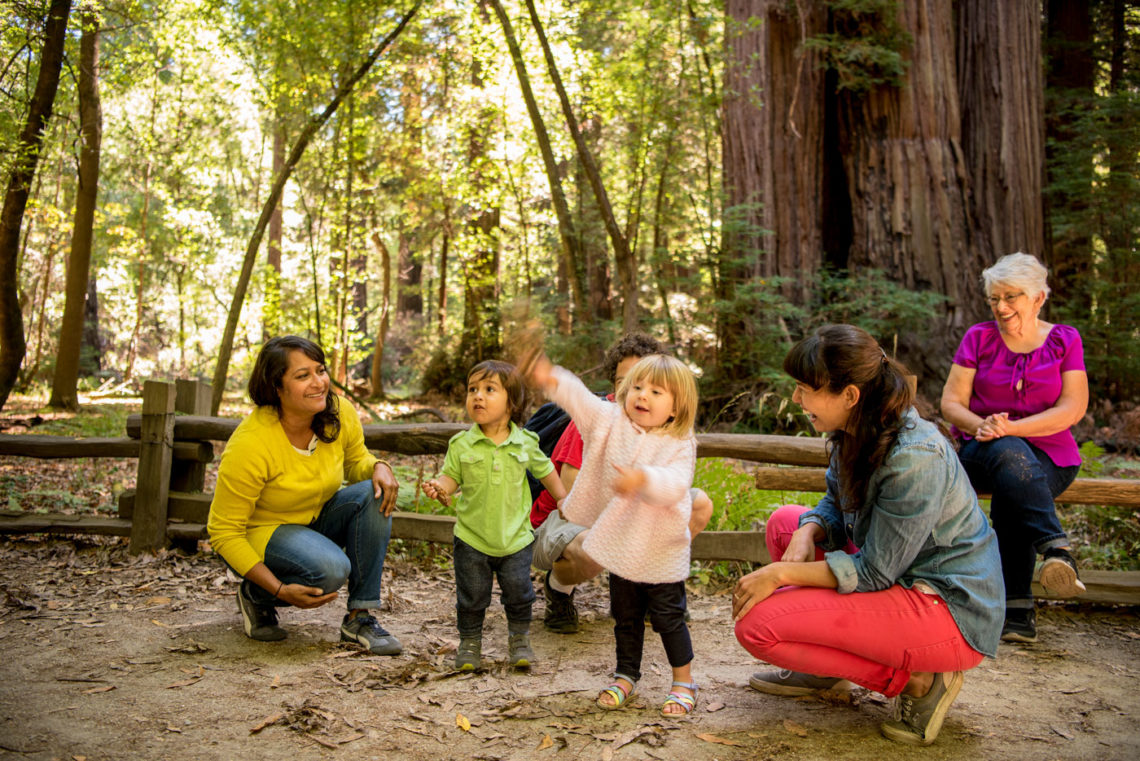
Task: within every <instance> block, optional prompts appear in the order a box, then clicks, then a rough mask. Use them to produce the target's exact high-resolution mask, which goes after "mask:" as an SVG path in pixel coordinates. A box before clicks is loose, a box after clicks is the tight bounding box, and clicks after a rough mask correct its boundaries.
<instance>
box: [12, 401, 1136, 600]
mask: <svg viewBox="0 0 1140 761" xmlns="http://www.w3.org/2000/svg"><path fill="white" fill-rule="evenodd" d="M209 405H210V386H209V385H208V384H205V383H201V382H198V381H181V380H180V381H177V382H175V383H165V382H159V381H147V382H146V383H145V384H144V387H143V411H142V414H141V415H131V416H130V417H129V418H128V421H127V431H126V433H127V436H126V437H123V438H88V439H71V438H67V437H62V436H42V435H31V434H21V435H13V434H0V455H9V456H22V457H36V458H77V457H137V458H138V478H137V481H136V487H135V488H134V489H132V490H128V491H126V492H124V493H123V494H122V495H120V497H119V504H118V515H117V517H111V516H93V515H64V514H53V513H47V514H44V513H25V512H18V511H0V533H5V534H21V533H39V532H48V533H62V534H107V535H117V536H129V537H130V550H131V552H132V553H140V552H147V551H154V550H156V549H159V548H161V547H165V546H167V545H169V544H172V543H173V544H175V545H179V546H183V547H185V548H186V549H188V550H191V551H193V550H195V549H196V548H197V543H198V540H200V539H204V538H206V527H205V524H206V516H207V514H208V513H209V509H210V501H211V499H212V496H213V495H212V494H210V493H208V492H205V491H203V487H204V483H205V474H206V465H207V464H208V463H210V462H211V461H212V460H213V457H214V447H213V442H215V441H226V440H228V439H229V437H230V435H231V434H233V431H234V429H235V428H237V425H238V423H239V422H240V421H239V420H236V419H233V418H220V417H210V416H209V414H208V412H209ZM465 428H466V426H465V425H462V424H458V423H434V424H422V425H416V424H412V425H365V426H364V438H365V443H366V444H367V446H368V448H369V449H372V450H378V451H381V452H392V453H398V454H403V455H438V454H443V453H444V452H445V451H446V450H447V442H448V440H449V439H450V438H451V437H452V436H453V435H454V434H456V433H457V432H459V431H461V430H463V429H465ZM697 456H698V457H728V458H736V459H740V460H748V461H751V462H759V463H764V465H763V466H761V467H760V468H758V469H757V470H756V472H755V487H756V488H758V489H770V490H786V491H802V492H822V491H824V489H825V485H824V472H825V466H826V464H827V457H826V453H825V451H824V442H823V440H822V439H819V438H807V437H792V436H769V435H761V434H756V435H752V434H716V433H706V434H699V435H698V436H697ZM980 496H985V495H980ZM1057 502H1058V503H1059V504H1062V505H1066V506H1079V505H1121V506H1126V507H1134V508H1137V509H1140V480H1133V479H1115V478H1078V479H1077V480H1076V481H1074V482H1073V484H1072V485H1071V486H1070V487H1069V488H1068V489H1067V490H1066V491H1065V492H1064V493H1063V494H1062V495H1061V496H1060V497H1058V499H1057ZM454 525H455V518H454V517H452V516H445V515H425V514H421V513H407V512H396V513H394V515H393V523H392V536H393V537H394V538H400V539H414V540H424V541H429V542H450V541H451V536H452V528H453V526H454ZM693 558H694V559H696V560H730V561H741V562H747V563H768V562H770V560H771V559H770V558H769V556H768V551H767V549H766V548H765V544H764V533H763V530H760V531H705V532H702V533H701V534H699V535H698V536H697V537H695V539H694V541H693ZM1081 578H1082V580H1083V581H1084V582H1085V585H1086V586H1087V587H1088V592H1087V593H1086V594H1085V595H1084V596H1082V597H1081V600H1082V601H1087V602H1101V603H1112V604H1128V605H1137V604H1140V571H1093V570H1085V571H1082V573H1081ZM1034 591H1035V594H1038V595H1040V596H1042V597H1047V595H1046V594H1045V592H1044V590H1043V589H1041V588H1040V587H1037V586H1035V589H1034Z"/></svg>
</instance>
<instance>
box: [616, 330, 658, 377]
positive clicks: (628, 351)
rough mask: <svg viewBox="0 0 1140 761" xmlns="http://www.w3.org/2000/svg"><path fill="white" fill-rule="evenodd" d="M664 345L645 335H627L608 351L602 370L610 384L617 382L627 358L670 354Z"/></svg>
mask: <svg viewBox="0 0 1140 761" xmlns="http://www.w3.org/2000/svg"><path fill="white" fill-rule="evenodd" d="M668 353H669V351H668V349H666V348H665V346H664V344H662V343H661V342H660V341H658V340H657V339H656V338H653V337H652V336H647V335H646V334H644V333H626V334H625V335H624V336H622V337H621V338H619V339H618V341H617V343H615V344H614V345H613V346H611V347H610V348H609V349H608V350H607V351H606V358H605V359H603V360H602V370H603V372H605V375H606V380H608V381H609V382H610V383H615V382H616V381H617V367H618V365H620V364H621V361H622V360H623V359H625V358H626V357H638V358H641V357H648V356H650V355H651V354H668Z"/></svg>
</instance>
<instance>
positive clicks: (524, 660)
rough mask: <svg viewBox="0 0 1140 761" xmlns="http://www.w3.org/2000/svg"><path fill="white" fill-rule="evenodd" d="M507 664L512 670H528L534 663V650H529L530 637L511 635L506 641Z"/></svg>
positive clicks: (527, 635)
mask: <svg viewBox="0 0 1140 761" xmlns="http://www.w3.org/2000/svg"><path fill="white" fill-rule="evenodd" d="M507 663H509V664H510V666H511V668H514V669H523V670H525V669H529V668H530V665H531V664H532V663H534V650H531V648H530V635H529V634H526V633H525V632H524V633H520V634H512V635H511V636H510V639H508V640H507Z"/></svg>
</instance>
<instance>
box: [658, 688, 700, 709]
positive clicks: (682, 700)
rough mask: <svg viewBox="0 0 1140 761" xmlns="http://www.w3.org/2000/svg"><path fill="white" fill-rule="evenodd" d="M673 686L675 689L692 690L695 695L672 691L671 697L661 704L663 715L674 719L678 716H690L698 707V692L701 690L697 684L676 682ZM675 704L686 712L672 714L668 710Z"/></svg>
mask: <svg viewBox="0 0 1140 761" xmlns="http://www.w3.org/2000/svg"><path fill="white" fill-rule="evenodd" d="M672 686H673V687H686V688H688V689H690V690H692V691H693V694H692V695H687V694H685V693H683V692H677V691H676V690H672V691H670V692H669V697H667V698H665V702H664V703H662V704H661V715H662V716H665V717H666V718H673V717H677V716H688V715H689V714H690V713H692V712H693V709H694V708H696V706H697V691H698V690H699V689H700V688H698V687H697V683H696V682H678V681H674V682H673V685H672ZM673 703H676V704H677V705H679V706H681V708H683V709H685V710H683V711H681V712H680V713H670V712H669V711H667V710H666V709H667V708H668V707H669V706H670V705H671V704H673Z"/></svg>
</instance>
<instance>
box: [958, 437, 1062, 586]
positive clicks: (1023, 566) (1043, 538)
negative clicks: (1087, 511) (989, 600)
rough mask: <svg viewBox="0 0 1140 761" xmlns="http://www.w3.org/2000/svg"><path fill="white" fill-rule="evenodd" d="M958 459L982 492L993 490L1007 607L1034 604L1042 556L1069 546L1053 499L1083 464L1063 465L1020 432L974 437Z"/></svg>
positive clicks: (992, 515)
mask: <svg viewBox="0 0 1140 761" xmlns="http://www.w3.org/2000/svg"><path fill="white" fill-rule="evenodd" d="M958 459H959V460H961V461H962V466H963V467H964V468H965V469H966V474H967V475H968V476H969V477H970V483H971V484H972V485H973V487H974V489H975V490H977V491H979V492H990V493H991V494H992V495H993V496H992V497H991V499H990V520H991V521H992V522H993V526H994V532H995V533H996V534H997V538H998V550H999V551H1000V552H1001V572H1002V576H1003V577H1004V578H1005V599H1006V607H1007V608H1027V607H1033V591H1032V585H1033V568H1034V566H1035V565H1036V562H1037V554H1038V553H1042V552H1045V551H1046V550H1048V549H1051V548H1053V547H1067V546H1068V545H1069V537H1068V536H1067V535H1066V534H1065V531H1064V529H1062V528H1061V522H1060V520H1058V518H1057V508H1056V505H1054V504H1053V498H1054V497H1056V496H1057V495H1058V494H1060V493H1061V492H1063V491H1064V490H1065V489H1067V488H1069V484H1071V483H1072V482H1073V479H1074V478H1076V477H1077V471H1078V470H1080V466H1079V465H1069V466H1065V467H1059V466H1057V465H1054V464H1053V461H1052V460H1051V459H1049V455H1047V454H1045V453H1044V452H1042V451H1041V450H1040V449H1038V448H1037V447H1035V446H1033V445H1032V444H1030V443H1029V442H1028V441H1026V440H1025V439H1022V438H1019V437H1017V436H1003V437H1002V438H1000V439H994V440H993V441H978V440H977V439H971V440H969V441H966V442H964V443H963V444H962V448H961V449H960V450H959V451H958Z"/></svg>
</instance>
